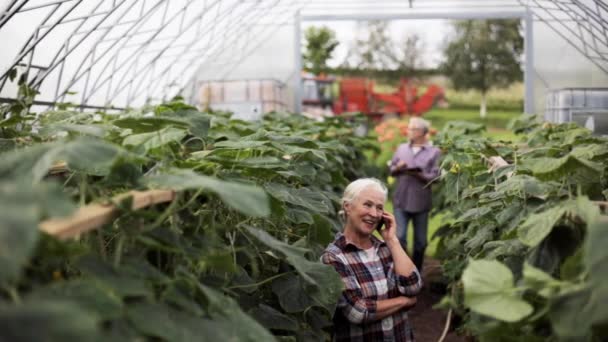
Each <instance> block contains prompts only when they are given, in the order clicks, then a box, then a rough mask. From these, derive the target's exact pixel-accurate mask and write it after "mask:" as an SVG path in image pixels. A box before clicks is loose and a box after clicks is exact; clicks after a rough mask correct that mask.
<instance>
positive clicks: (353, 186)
mask: <svg viewBox="0 0 608 342" xmlns="http://www.w3.org/2000/svg"><path fill="white" fill-rule="evenodd" d="M367 188H373V189H375V190H378V191H380V192H381V193H382V194H383V195H384V200H385V201H386V197H387V196H388V189H387V188H386V186H385V185H384V183H382V182H381V181H380V180H378V179H376V178H359V179H357V180H356V181H354V182H352V183H350V184H348V186H347V187H346V189H344V194H343V195H342V210H340V211H339V212H338V215H340V218H341V219H342V220H344V221H346V212H345V211H344V204H346V203H353V202H354V201H355V200H356V199H357V198H358V197H359V194H361V191H363V190H365V189H367Z"/></svg>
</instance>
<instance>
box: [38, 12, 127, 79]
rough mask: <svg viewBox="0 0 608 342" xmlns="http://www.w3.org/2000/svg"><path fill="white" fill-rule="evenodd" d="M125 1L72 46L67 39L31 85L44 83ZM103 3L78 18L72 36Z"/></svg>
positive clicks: (93, 49) (105, 15)
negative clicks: (63, 51)
mask: <svg viewBox="0 0 608 342" xmlns="http://www.w3.org/2000/svg"><path fill="white" fill-rule="evenodd" d="M125 2H126V0H122V1H121V2H119V3H118V5H116V4H115V6H114V7H112V9H111V10H109V11H107V12H106V13H105V14H104V15H103V19H101V20H99V22H98V23H97V24H95V25H94V26H93V28H91V29H90V30H88V31H87V32H86V33H85V34H84V35H83V37H81V38H80V40H79V41H77V42H76V43H74V45H72V46H71V47H70V48H67V47H66V45H67V43H68V41H69V40H68V41H66V43H64V45H63V46H62V47H61V48H59V50H58V51H57V54H55V56H54V57H53V59H52V60H51V63H50V65H49V67H48V68H47V69H46V70H45V71H44V72H42V73H39V74H38V75H36V77H34V79H33V80H32V81H31V82H30V85H31V86H32V87H39V86H40V84H41V83H42V80H44V78H46V77H47V76H48V75H49V74H50V73H51V72H52V71H53V70H54V69H55V68H56V67H57V65H58V63H61V62H63V61H64V60H65V59H66V58H67V57H68V56H69V55H70V54H71V53H72V52H74V51H75V50H76V49H77V48H78V47H79V46H80V45H81V44H82V43H83V42H84V41H85V40H86V39H87V38H88V37H89V36H90V35H91V34H92V33H93V32H95V31H96V30H97V28H98V27H99V26H101V24H102V23H103V21H104V20H106V19H107V18H108V17H110V16H111V15H112V14H113V13H114V12H115V11H116V10H117V9H118V8H119V7H120V6H122V5H123V4H124V3H125ZM101 4H102V3H101V2H98V3H97V6H95V7H94V8H93V9H92V10H91V12H90V13H89V16H85V17H83V18H79V19H78V20H82V22H81V23H80V25H78V26H77V27H76V28H74V30H73V32H72V33H71V34H70V37H72V36H74V34H75V33H76V32H78V31H79V30H80V29H81V28H82V27H83V26H84V24H85V23H86V22H87V21H88V20H89V19H90V18H91V17H92V16H93V14H95V11H96V10H97V9H98V8H99V6H101ZM64 23H65V22H62V24H64ZM64 49H65V53H64V54H63V56H61V57H59V56H60V55H61V51H62V50H64ZM95 49H96V46H93V48H92V51H95Z"/></svg>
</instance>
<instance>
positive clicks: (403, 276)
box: [381, 213, 422, 296]
mask: <svg viewBox="0 0 608 342" xmlns="http://www.w3.org/2000/svg"><path fill="white" fill-rule="evenodd" d="M384 222H385V226H386V228H385V229H383V230H382V232H381V233H382V237H383V238H384V242H385V243H386V245H387V246H388V249H389V250H390V253H391V257H392V259H393V272H394V273H395V275H394V278H395V282H396V285H397V289H398V290H399V292H400V293H401V294H402V295H405V296H416V295H417V294H418V293H420V290H421V289H422V277H421V276H420V273H418V269H417V268H416V265H415V264H414V262H413V261H412V259H410V257H409V256H408V255H407V254H406V253H405V251H404V250H403V247H401V243H400V241H399V239H398V238H397V224H396V222H395V217H394V216H393V215H392V214H390V213H384Z"/></svg>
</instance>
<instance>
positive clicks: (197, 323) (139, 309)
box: [126, 303, 215, 342]
mask: <svg viewBox="0 0 608 342" xmlns="http://www.w3.org/2000/svg"><path fill="white" fill-rule="evenodd" d="M126 313H127V318H128V320H129V321H130V322H131V324H133V326H135V329H137V331H139V332H140V333H141V334H143V335H145V336H150V337H156V338H162V339H163V340H166V341H170V342H188V341H214V339H213V338H214V337H215V336H213V335H214V331H213V330H210V331H209V330H206V329H204V328H203V324H204V323H205V320H203V319H200V318H197V317H196V316H193V315H191V314H186V313H183V312H181V311H178V310H176V309H173V308H172V307H169V306H167V305H163V304H156V303H138V304H135V305H130V306H128V307H127V312H126Z"/></svg>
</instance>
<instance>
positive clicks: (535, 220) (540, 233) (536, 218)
mask: <svg viewBox="0 0 608 342" xmlns="http://www.w3.org/2000/svg"><path fill="white" fill-rule="evenodd" d="M566 214H569V215H571V216H576V217H579V218H581V219H582V220H583V221H585V222H594V221H595V219H596V218H597V217H598V216H599V209H598V207H597V206H596V205H594V204H593V203H591V202H590V201H589V199H588V198H587V197H584V196H581V197H578V198H577V199H576V200H569V201H565V202H563V203H559V204H558V205H556V206H554V207H551V208H549V209H547V210H545V211H543V212H540V213H535V214H532V215H530V216H529V217H528V219H526V221H525V222H524V223H523V224H522V225H521V226H520V227H519V229H518V236H519V239H520V240H521V241H522V242H523V243H525V244H526V245H528V246H531V247H533V246H536V245H538V244H539V243H540V242H541V241H543V239H545V237H547V235H549V234H550V233H551V230H553V227H555V225H556V224H557V223H558V222H560V220H561V219H562V218H563V217H564V215H566Z"/></svg>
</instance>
